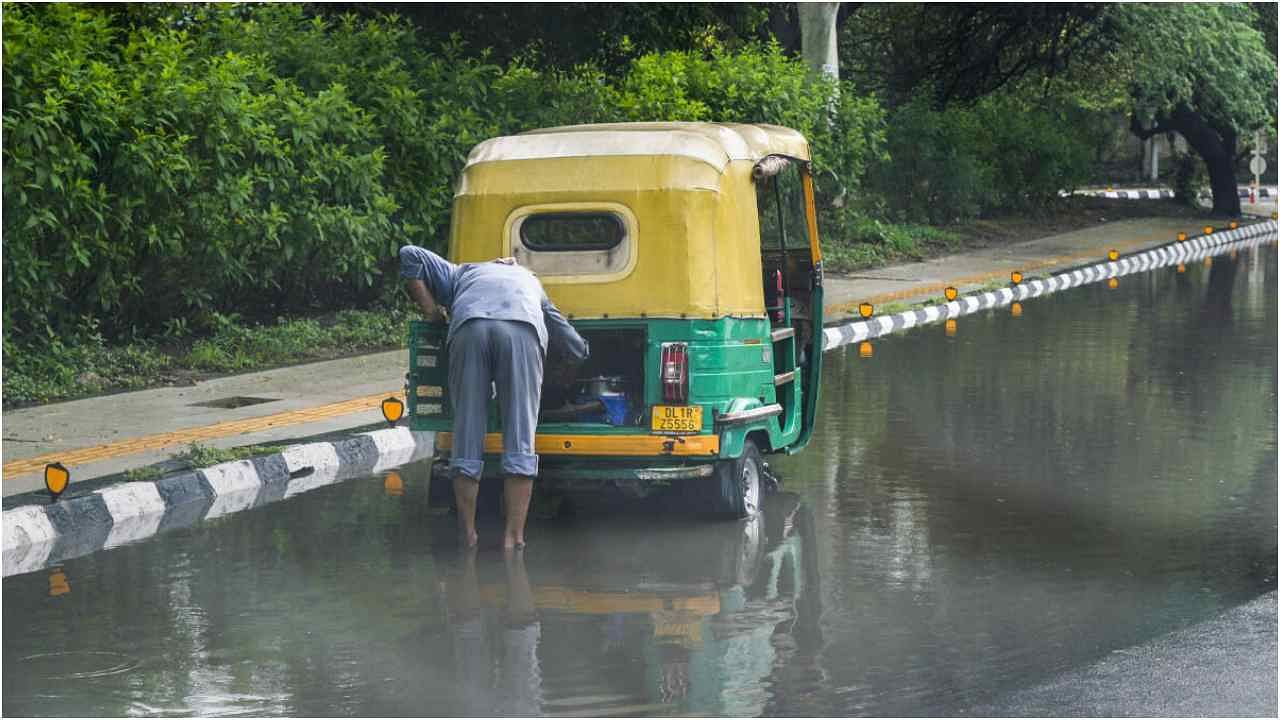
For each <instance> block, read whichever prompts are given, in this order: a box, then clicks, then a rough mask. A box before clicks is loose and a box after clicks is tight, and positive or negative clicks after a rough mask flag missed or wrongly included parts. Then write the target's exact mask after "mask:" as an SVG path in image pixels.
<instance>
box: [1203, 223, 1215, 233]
mask: <svg viewBox="0 0 1280 720" xmlns="http://www.w3.org/2000/svg"><path fill="white" fill-rule="evenodd" d="M1204 234H1205V235H1212V234H1213V226H1212V225H1205V226H1204Z"/></svg>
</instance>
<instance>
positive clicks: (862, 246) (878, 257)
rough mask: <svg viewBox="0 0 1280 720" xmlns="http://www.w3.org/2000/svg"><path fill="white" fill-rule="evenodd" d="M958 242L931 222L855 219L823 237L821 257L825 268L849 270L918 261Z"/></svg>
mask: <svg viewBox="0 0 1280 720" xmlns="http://www.w3.org/2000/svg"><path fill="white" fill-rule="evenodd" d="M960 245H961V236H960V235H959V234H958V233H955V232H952V231H950V230H943V229H941V228H937V227H933V226H931V225H915V224H911V223H889V222H884V221H882V220H875V219H871V218H857V219H854V220H852V221H851V222H849V223H848V225H847V226H846V227H845V231H844V232H843V233H842V234H841V236H840V237H837V238H830V237H829V238H828V239H827V240H826V242H825V243H824V244H823V247H822V258H823V264H824V265H825V266H826V267H827V269H829V270H832V271H834V272H851V271H854V270H862V269H865V268H870V267H878V266H880V265H884V264H886V263H890V262H902V261H904V260H920V259H922V258H924V257H927V256H929V255H931V254H936V253H939V252H945V251H947V250H954V249H956V248H958V247H960Z"/></svg>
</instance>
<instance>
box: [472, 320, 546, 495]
mask: <svg viewBox="0 0 1280 720" xmlns="http://www.w3.org/2000/svg"><path fill="white" fill-rule="evenodd" d="M542 361H543V351H542V343H540V342H539V341H538V332H537V330H535V329H534V327H533V326H532V325H530V324H528V323H524V322H520V321H518V320H490V319H484V318H472V319H471V320H468V321H466V322H464V323H463V324H462V325H461V326H459V327H458V328H456V329H455V330H454V331H453V337H452V339H451V340H450V341H449V394H450V395H451V396H452V397H453V451H452V455H451V457H450V459H449V467H450V468H452V469H453V470H455V471H458V472H462V473H464V474H466V475H467V476H469V477H472V478H476V479H479V478H480V475H481V472H482V471H483V470H484V436H485V431H486V430H487V429H488V419H489V395H490V383H493V385H494V386H495V387H496V389H497V392H498V407H499V408H501V411H502V472H503V473H504V474H507V475H524V476H527V477H534V476H536V475H537V474H538V456H537V454H535V453H534V451H533V434H534V430H535V429H536V428H537V426H538V406H539V404H540V402H541V395H542Z"/></svg>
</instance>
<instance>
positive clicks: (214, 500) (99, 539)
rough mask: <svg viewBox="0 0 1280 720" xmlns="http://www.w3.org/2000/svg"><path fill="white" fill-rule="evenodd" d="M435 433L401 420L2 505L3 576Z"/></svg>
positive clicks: (321, 481) (263, 496)
mask: <svg viewBox="0 0 1280 720" xmlns="http://www.w3.org/2000/svg"><path fill="white" fill-rule="evenodd" d="M433 443H434V435H433V434H432V433H429V432H411V431H410V430H409V429H408V428H403V427H398V428H389V429H385V430H374V431H372V432H366V433H359V434H356V435H353V436H351V437H349V438H345V439H343V440H339V441H336V442H317V443H307V444H304V445H292V446H290V447H287V448H285V449H284V450H282V451H281V452H278V453H275V454H272V455H264V456H262V457H256V458H253V459H252V460H237V461H234V462H226V463H222V464H220V465H214V466H213V467H207V468H204V469H202V470H193V471H189V472H182V473H177V474H174V475H169V476H166V477H163V478H161V479H159V480H156V481H145V482H125V483H119V484H116V485H110V486H108V487H105V488H103V489H101V490H96V491H94V492H91V493H86V494H84V495H80V496H77V497H71V498H65V499H62V500H59V501H58V502H56V503H48V504H37V505H21V506H19V507H15V508H13V509H10V510H6V511H4V517H3V523H4V527H3V533H4V577H8V576H10V575H15V574H20V573H26V572H31V571H33V570H39V569H40V568H43V567H47V566H49V565H52V564H55V563H57V562H61V561H63V560H68V559H71V558H74V557H80V556H81V555H87V554H89V553H91V552H95V551H97V550H101V549H105V548H113V547H117V546H119V545H124V544H126V543H131V542H135V541H137V540H141V539H143V538H147V537H151V536H152V535H155V534H157V533H161V532H164V531H166V530H172V529H175V528H181V527H187V526H189V525H194V524H195V523H197V522H200V521H202V520H209V519H211V518H216V517H222V516H223V515H229V514H231V513H235V512H240V511H241V510H248V509H249V508H255V507H261V506H262V505H267V504H269V503H273V502H276V501H277V500H283V499H285V498H288V497H292V496H294V495H297V494H299V493H304V492H307V491H309V490H314V489H316V488H319V487H323V486H325V485H331V484H333V483H336V482H338V481H340V480H348V479H351V478H354V477H360V476H364V475H371V474H377V473H379V472H382V471H384V470H388V469H391V468H394V467H397V466H399V465H403V464H405V463H408V462H412V461H414V460H417V459H420V458H421V457H424V456H425V455H428V454H430V453H431V452H432V449H433Z"/></svg>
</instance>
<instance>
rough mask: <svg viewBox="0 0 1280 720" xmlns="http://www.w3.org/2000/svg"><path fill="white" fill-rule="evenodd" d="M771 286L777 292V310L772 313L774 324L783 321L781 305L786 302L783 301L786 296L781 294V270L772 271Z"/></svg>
mask: <svg viewBox="0 0 1280 720" xmlns="http://www.w3.org/2000/svg"><path fill="white" fill-rule="evenodd" d="M773 285H774V290H776V291H777V293H778V295H777V297H778V309H777V310H774V311H773V321H774V322H782V320H783V318H784V315H783V311H782V305H783V303H785V302H786V300H785V297H786V296H785V295H783V294H782V271H781V270H774V271H773Z"/></svg>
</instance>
